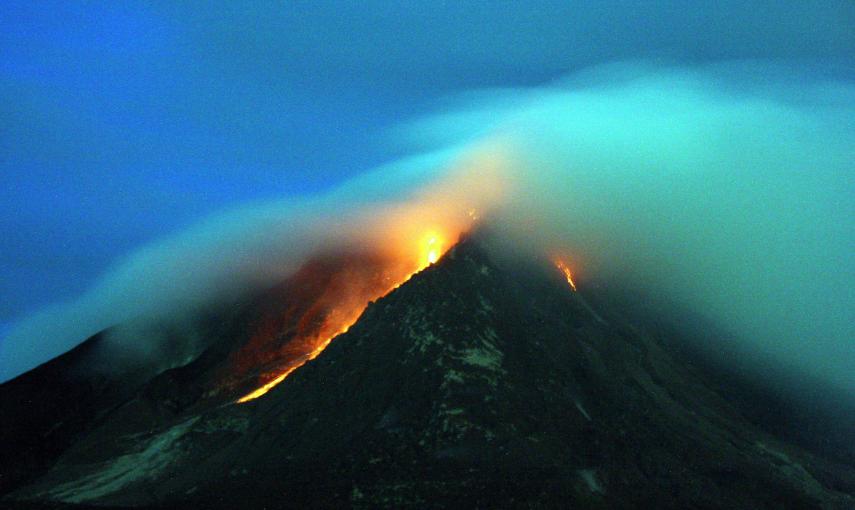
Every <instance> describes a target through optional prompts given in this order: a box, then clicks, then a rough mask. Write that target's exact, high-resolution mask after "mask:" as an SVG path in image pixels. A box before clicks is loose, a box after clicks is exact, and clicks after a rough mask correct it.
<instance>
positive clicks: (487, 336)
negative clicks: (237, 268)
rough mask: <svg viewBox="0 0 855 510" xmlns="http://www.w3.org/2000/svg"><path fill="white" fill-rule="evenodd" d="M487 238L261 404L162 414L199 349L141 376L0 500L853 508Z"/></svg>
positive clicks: (693, 380)
mask: <svg viewBox="0 0 855 510" xmlns="http://www.w3.org/2000/svg"><path fill="white" fill-rule="evenodd" d="M488 244H489V243H487V241H486V240H485V238H484V236H483V235H481V234H478V235H473V236H468V237H465V238H464V239H463V240H462V241H461V242H460V243H458V244H457V245H456V246H455V247H453V248H452V249H451V250H450V251H449V252H448V253H447V254H446V255H445V256H444V257H443V258H442V259H440V260H439V261H438V262H437V263H435V264H433V265H431V266H429V267H427V268H426V269H424V270H423V271H421V272H419V273H417V274H415V275H414V276H413V277H412V278H410V279H409V280H408V281H407V282H406V283H405V284H403V285H401V286H400V287H398V288H396V289H395V290H393V291H392V292H390V293H388V294H387V295H385V296H384V297H382V298H379V299H377V300H376V301H375V302H372V303H371V304H369V305H368V307H367V308H366V309H365V310H364V312H363V313H362V315H361V316H360V317H359V319H358V320H357V321H356V322H355V323H354V324H353V325H352V326H351V327H350V328H349V329H348V331H347V332H346V333H344V334H341V335H339V336H337V337H336V338H335V339H334V340H333V341H332V342H331V343H330V344H329V346H328V347H327V348H326V349H324V350H323V351H322V352H321V353H320V354H319V355H318V356H317V357H316V358H315V359H312V360H309V361H307V362H305V364H303V365H302V366H300V367H299V368H297V369H296V370H294V371H293V373H291V374H290V375H289V376H288V377H286V378H284V380H282V382H281V383H280V384H278V385H277V386H275V387H272V388H271V389H270V390H269V391H268V392H267V393H266V394H264V395H262V396H260V397H259V398H257V399H254V400H252V401H249V402H246V403H243V404H236V403H234V401H233V400H219V401H217V403H216V405H209V406H199V405H186V406H180V407H175V408H174V409H173V410H172V411H170V412H167V411H164V410H163V407H162V406H163V401H164V400H166V399H175V398H180V395H179V396H176V395H170V388H171V389H172V391H175V392H179V391H183V389H184V388H187V387H189V386H191V385H192V384H201V383H199V382H198V381H196V382H192V383H191V384H189V385H188V383H187V382H184V383H180V382H178V381H179V379H181V380H184V379H188V378H189V379H191V380H192V379H193V375H194V374H196V375H197V376H198V377H200V378H202V379H204V378H203V377H202V375H200V374H208V375H207V376H206V377H209V376H210V374H212V373H221V372H219V370H227V369H228V367H230V366H232V365H229V364H228V363H226V364H220V365H217V363H225V361H224V360H228V359H231V358H230V357H229V356H228V355H223V354H222V353H221V354H220V355H218V356H213V355H212V354H208V357H209V358H210V359H211V360H219V361H217V362H216V363H215V362H214V361H209V362H207V363H208V365H211V364H213V365H216V366H217V367H219V368H218V369H217V370H213V371H212V370H209V369H206V370H201V369H200V370H189V371H188V369H185V371H184V372H181V371H179V372H177V373H182V374H183V375H182V376H181V377H177V376H175V377H171V378H164V376H163V375H162V376H160V377H159V378H155V379H153V380H152V382H150V383H149V385H148V386H147V388H143V390H141V391H140V393H139V394H138V395H137V396H136V397H134V398H130V399H128V400H127V401H125V402H124V403H123V404H122V405H121V406H119V407H118V408H117V409H115V410H113V411H110V412H108V413H107V414H106V415H105V416H104V417H103V418H102V419H101V420H100V421H99V423H98V425H97V426H95V427H92V428H91V430H87V431H86V433H85V434H83V435H82V436H81V437H80V438H79V441H77V442H76V443H75V444H74V445H73V446H71V447H70V448H68V450H66V451H65V452H64V453H63V454H62V455H61V456H60V457H59V458H58V459H57V461H56V462H55V463H54V464H53V466H52V468H51V469H50V471H49V472H47V473H46V474H45V475H44V476H41V477H40V478H39V479H38V480H36V481H35V482H34V483H32V484H30V485H28V486H27V487H23V488H21V489H19V490H18V491H16V492H14V493H12V494H11V498H13V499H15V500H22V499H23V500H36V501H53V502H57V501H58V502H65V503H77V504H99V505H101V504H107V505H132V506H140V505H143V506H145V505H154V506H158V507H163V506H167V507H168V506H181V507H185V508H186V507H191V508H192V507H199V508H211V507H215V508H236V507H240V508H279V507H283V508H284V507H292V506H302V505H312V506H332V505H342V504H346V505H352V506H365V507H376V506H384V507H388V506H439V507H449V506H450V507H455V506H461V505H463V506H488V507H494V506H502V507H507V506H531V505H536V506H554V507H567V506H571V507H580V508H607V507H622V508H629V507H644V508H687V507H688V508H760V507H775V508H815V507H831V508H835V507H838V508H845V507H847V506H848V505H851V504H852V503H853V499H852V498H851V497H850V496H847V495H846V493H847V492H851V491H852V490H853V488H855V471H854V470H853V469H852V468H851V467H846V466H839V465H835V464H832V463H829V462H826V461H824V460H823V459H821V458H819V457H817V456H815V455H813V454H811V453H808V452H806V451H804V450H802V449H800V448H798V447H796V446H793V445H789V444H786V443H784V442H782V441H780V440H778V439H776V438H775V437H773V436H771V435H769V434H767V433H765V432H763V431H762V430H761V429H759V428H758V427H757V426H755V425H753V424H752V423H750V422H749V421H748V420H746V419H745V418H744V417H743V416H742V415H741V414H740V413H739V411H738V410H737V409H736V408H734V407H733V406H732V405H731V404H730V403H729V402H728V401H727V400H726V399H725V398H723V397H722V396H721V395H719V394H717V393H716V391H715V390H714V388H713V387H712V386H711V385H709V384H708V383H707V381H706V379H705V378H704V377H703V376H701V375H700V374H698V373H696V372H695V371H694V370H693V369H692V368H691V367H690V366H689V365H687V364H686V363H684V362H683V360H681V359H679V358H678V357H677V356H676V355H674V354H672V353H670V352H669V351H668V350H667V349H666V348H665V347H664V346H663V345H662V343H661V342H659V341H658V340H657V339H656V338H655V337H653V336H651V335H649V334H647V333H646V332H644V331H643V330H641V329H639V328H637V327H635V326H633V325H632V324H630V323H629V322H627V321H625V320H623V319H621V318H620V314H618V313H616V311H613V310H603V309H599V310H597V311H595V308H594V307H593V306H592V305H591V304H589V303H588V302H586V300H585V297H584V289H583V290H582V291H580V292H575V291H574V289H572V288H570V287H569V286H568V284H567V281H566V279H565V275H564V274H562V272H561V271H560V270H558V269H556V268H555V267H553V266H552V265H551V264H549V263H548V262H546V261H521V260H520V259H507V260H506V259H502V260H501V261H499V260H498V259H496V258H495V257H493V256H492V255H491V250H490V249H489V248H487V245H488ZM286 287H287V286H286ZM264 302H265V303H267V304H268V305H269V304H270V301H269V296H268V297H267V298H266V300H265V301H264ZM254 310H255V307H252V306H251V307H249V308H247V309H246V310H245V311H244V312H243V313H244V314H246V313H249V314H252V313H254ZM603 317H605V318H606V319H607V320H606V319H604V318H603ZM233 320H235V321H237V323H239V324H248V323H251V322H252V321H251V320H248V319H246V317H243V316H241V314H237V318H234V319H233ZM226 329H228V330H229V331H233V330H234V328H226ZM222 345H233V346H235V347H233V349H234V348H239V347H240V345H245V344H242V343H241V342H237V343H232V344H229V343H224V344H222ZM222 345H221V347H220V348H219V349H220V351H223V350H224V349H225V348H224V347H222ZM223 352H229V351H228V349H225V350H224V351H223ZM231 352H234V351H231ZM203 357H204V355H203ZM196 363H200V362H198V361H197V362H196ZM191 365H192V364H191ZM208 365H205V366H208ZM155 386H157V387H159V388H161V389H160V390H158V391H154V390H153V389H152V388H154V387H155ZM143 408H145V409H148V411H146V412H142V411H141V409H143ZM141 417H144V419H141Z"/></svg>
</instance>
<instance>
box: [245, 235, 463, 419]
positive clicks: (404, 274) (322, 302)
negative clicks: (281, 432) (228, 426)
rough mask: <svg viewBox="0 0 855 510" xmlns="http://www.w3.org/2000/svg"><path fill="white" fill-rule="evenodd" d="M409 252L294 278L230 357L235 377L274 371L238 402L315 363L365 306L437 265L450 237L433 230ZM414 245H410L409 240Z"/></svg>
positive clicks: (355, 258)
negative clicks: (263, 369) (259, 369)
mask: <svg viewBox="0 0 855 510" xmlns="http://www.w3.org/2000/svg"><path fill="white" fill-rule="evenodd" d="M416 239H418V240H417V241H416V242H415V243H413V245H415V246H413V245H411V248H410V249H406V247H405V246H401V249H400V250H399V252H400V253H395V254H394V256H390V255H388V254H387V255H385V256H383V255H380V256H372V255H370V254H364V253H363V254H353V255H344V256H332V257H328V258H324V257H319V258H318V259H317V260H315V261H310V262H309V263H307V264H306V265H305V266H304V267H303V268H302V269H301V270H300V271H299V272H298V273H297V274H295V275H294V277H293V278H292V280H291V282H290V287H288V289H287V291H286V292H285V294H286V297H285V298H284V301H283V302H281V303H277V304H276V305H275V306H276V307H275V308H274V309H272V310H270V313H269V314H268V315H267V316H265V317H263V318H262V319H260V321H259V322H258V323H257V324H256V325H255V326H254V329H255V334H253V335H252V337H251V338H250V340H249V341H248V342H247V344H246V345H245V346H244V347H243V348H242V349H241V350H240V351H239V352H238V353H236V354H235V355H234V357H233V361H234V370H235V374H236V375H237V376H238V377H248V376H250V374H251V373H252V372H253V371H255V370H257V368H255V367H257V366H267V367H270V368H271V369H272V370H271V372H267V373H266V374H264V375H263V376H261V377H260V378H261V379H262V380H264V379H268V380H267V381H266V382H264V384H262V385H261V386H260V387H258V388H256V389H255V390H253V391H251V392H250V393H247V394H246V395H244V396H243V397H241V398H239V399H238V400H237V401H236V402H237V403H244V402H248V401H250V400H254V399H256V398H258V397H260V396H262V395H264V394H265V393H267V392H268V391H270V390H271V389H273V388H274V387H275V386H276V385H278V384H279V383H281V382H282V381H284V380H285V379H286V378H287V377H288V376H289V375H291V374H292V373H293V372H294V371H295V370H297V369H298V368H300V367H301V366H303V365H304V364H305V363H307V362H308V361H311V360H313V359H315V358H316V357H317V356H318V355H320V353H321V352H323V350H324V349H326V347H327V346H328V345H329V344H330V342H332V340H333V339H334V338H335V337H337V336H339V335H341V334H342V333H345V332H347V330H348V329H349V328H350V327H351V326H352V325H353V324H354V323H355V322H356V321H357V320H358V319H359V317H360V316H361V315H362V312H363V311H364V310H365V307H366V306H368V303H369V302H371V301H374V300H376V299H379V298H381V297H383V296H385V295H386V294H388V293H389V292H391V291H392V290H394V289H396V288H398V287H400V286H401V285H403V284H404V283H405V282H406V281H407V280H409V279H410V278H411V277H412V276H413V275H415V274H416V273H418V272H420V271H422V270H423V269H425V268H427V267H428V266H430V265H432V264H435V263H436V262H438V261H439V259H440V258H441V257H442V255H443V254H444V253H445V252H446V251H447V250H448V248H449V247H450V246H449V242H448V237H447V236H445V235H443V234H441V233H440V232H439V231H438V230H431V231H429V232H427V233H426V234H424V235H422V236H421V237H418V238H416ZM411 242H412V241H411Z"/></svg>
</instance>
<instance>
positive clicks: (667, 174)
mask: <svg viewBox="0 0 855 510" xmlns="http://www.w3.org/2000/svg"><path fill="white" fill-rule="evenodd" d="M394 140H395V141H396V142H398V143H404V144H407V145H409V146H411V147H416V148H418V150H420V151H424V155H422V156H416V157H413V158H411V159H408V160H403V161H400V162H397V163H395V164H392V165H389V166H388V167H384V168H381V169H377V170H375V171H373V172H371V173H368V174H366V175H365V177H364V178H362V179H359V180H358V182H353V183H350V184H347V185H345V186H343V187H342V188H341V189H339V190H337V191H335V192H333V193H330V194H327V195H324V196H320V197H313V198H308V199H304V200H301V201H299V202H298V203H288V204H283V203H268V204H259V205H255V206H251V207H247V208H245V209H242V210H239V211H234V212H231V213H228V214H224V215H222V216H219V217H216V218H213V219H211V220H210V221H208V222H207V223H205V224H204V225H201V226H199V227H197V228H195V229H193V230H192V231H190V232H188V233H186V234H183V235H180V236H178V237H176V238H173V239H169V240H166V241H164V242H163V243H161V244H159V245H157V246H154V247H148V248H145V249H143V250H141V251H139V252H138V253H137V254H136V255H134V256H133V257H132V258H130V259H129V260H128V261H125V262H124V263H122V264H119V265H118V266H117V267H116V269H115V270H113V271H111V272H110V273H108V274H107V275H105V277H104V278H103V279H102V281H101V282H100V283H99V284H98V285H97V286H96V287H95V288H93V289H92V290H91V291H90V292H88V293H87V294H86V295H84V296H82V297H81V298H80V299H79V300H77V301H75V302H73V303H68V304H61V305H57V306H56V307H54V308H52V309H49V310H46V311H44V312H42V313H40V314H39V315H37V316H35V317H31V318H29V319H27V320H25V321H23V322H22V323H20V324H19V325H17V327H16V328H14V329H13V331H12V332H11V333H10V334H9V336H8V338H7V340H6V341H5V342H4V344H3V349H4V352H3V353H2V357H0V359H2V366H0V378H2V379H7V378H9V377H11V376H14V375H15V374H17V373H20V372H21V371H23V370H26V369H28V368H30V367H32V366H34V365H35V364H37V363H39V362H42V361H45V359H47V358H48V357H50V356H53V355H56V354H58V353H59V352H62V351H63V350H66V349H68V348H70V347H71V346H73V345H74V344H75V343H77V342H79V341H81V340H82V339H84V338H85V337H86V336H88V335H90V334H92V333H95V332H96V331H98V330H100V329H102V328H105V327H108V326H110V325H113V324H116V323H121V322H123V321H127V320H130V319H133V318H137V317H140V316H147V317H158V316H164V315H169V314H170V313H173V312H174V311H175V310H181V311H183V312H186V311H188V310H193V309H197V308H200V307H202V306H204V305H205V304H206V303H209V302H211V301H212V300H217V299H222V298H223V296H228V295H230V294H233V293H235V292H243V291H246V290H249V289H252V288H260V287H264V286H267V285H270V284H272V283H273V282H275V281H276V280H277V279H279V278H281V277H283V276H285V275H287V274H288V273H289V272H290V271H293V269H294V268H295V267H296V266H298V265H299V263H300V261H302V260H303V259H304V258H305V257H306V256H307V255H308V254H310V253H312V252H313V251H315V250H317V249H318V248H320V247H322V246H327V245H330V244H341V243H384V242H389V240H388V237H389V236H390V235H391V236H392V237H395V238H396V240H395V241H394V242H395V243H400V242H406V239H408V236H411V235H413V232H416V231H419V229H422V228H429V227H430V226H431V224H432V223H435V224H439V225H449V224H454V225H456V226H457V227H460V226H461V225H463V224H464V223H463V220H461V219H460V218H462V217H463V216H464V215H465V214H466V213H467V211H469V210H471V209H477V210H479V211H485V212H486V211H490V212H491V214H490V216H489V217H490V218H491V221H494V222H495V223H496V227H497V228H499V229H500V230H501V231H502V232H503V233H504V235H505V237H506V240H507V241H508V242H507V243H506V244H507V245H509V246H515V247H517V248H518V249H532V248H533V249H534V250H535V251H548V250H554V249H561V250H563V251H564V252H566V253H570V254H572V257H571V258H572V260H571V264H572V265H573V268H574V271H575V272H576V274H577V279H578V281H580V282H581V283H582V285H581V286H582V290H583V291H584V285H585V282H589V283H590V284H593V283H594V282H620V285H622V286H623V287H624V288H626V289H634V290H635V291H637V292H638V295H639V299H646V300H650V301H651V302H653V303H679V305H680V306H681V307H683V308H685V309H686V310H689V311H691V312H692V313H694V314H697V315H698V316H701V317H704V318H705V319H706V320H709V321H710V322H711V323H713V324H715V325H716V326H717V327H721V328H722V329H723V330H726V331H728V332H730V333H732V335H733V336H734V337H735V338H736V339H737V341H738V342H739V343H740V344H741V345H742V347H743V351H744V352H745V353H746V355H748V354H750V355H751V356H752V357H753V358H754V359H756V360H757V363H756V365H757V369H758V370H762V365H763V363H764V362H765V361H770V362H775V363H783V364H786V365H788V366H792V367H794V368H796V369H797V370H800V371H803V372H805V373H808V374H811V375H813V376H816V377H820V378H822V379H823V380H824V381H826V382H828V383H831V384H833V385H834V386H836V387H839V388H841V389H843V390H844V391H846V392H848V393H850V394H855V375H853V374H855V371H853V370H852V367H853V366H855V342H853V339H855V315H853V314H855V312H853V310H855V293H853V290H852V288H853V287H852V286H853V283H855V264H853V262H855V260H853V253H855V228H853V225H855V221H853V220H855V200H853V193H855V186H853V175H855V168H853V166H855V163H853V162H855V87H853V86H852V84H851V82H848V81H846V80H844V79H835V78H833V75H831V74H827V75H822V76H820V75H817V76H813V75H807V74H806V73H800V72H797V71H794V70H792V69H788V68H786V67H783V66H772V65H769V64H763V63H758V62H751V63H738V64H730V65H718V66H714V67H706V68H690V69H687V68H679V67H662V66H651V65H647V64H644V63H635V64H622V65H612V66H607V67H600V68H596V69H591V70H589V71H586V72H584V73H580V74H577V75H574V76H570V77H568V78H566V79H565V80H562V81H561V82H558V83H555V84H552V85H550V86H545V87H541V88H538V89H534V90H500V91H480V92H476V93H471V94H467V95H465V96H462V97H460V98H457V99H456V100H455V101H453V102H452V106H448V105H446V106H445V109H444V110H443V111H439V112H437V115H435V116H433V117H430V118H428V119H423V120H420V121H416V122H413V123H410V124H407V125H406V126H403V127H402V128H401V129H400V130H398V131H396V132H395V133H394ZM390 217H394V218H395V219H394V220H390ZM390 222H391V223H390ZM393 224H394V226H392V225H393ZM403 224H408V225H409V227H410V228H412V232H410V233H408V234H405V233H402V232H404V231H406V230H407V228H403V227H402V226H401V225H403ZM390 232H392V234H390ZM523 247H526V248H523ZM33 344H37V345H38V346H39V348H37V349H34V348H32V347H31V346H32V345H33ZM28 353H37V354H33V355H29V354H28ZM764 360H765V361H764Z"/></svg>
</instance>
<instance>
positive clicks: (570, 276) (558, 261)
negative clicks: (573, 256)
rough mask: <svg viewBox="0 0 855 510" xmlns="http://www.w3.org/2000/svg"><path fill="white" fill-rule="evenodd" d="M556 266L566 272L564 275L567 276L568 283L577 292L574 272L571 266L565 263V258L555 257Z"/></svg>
mask: <svg viewBox="0 0 855 510" xmlns="http://www.w3.org/2000/svg"><path fill="white" fill-rule="evenodd" d="M555 267H557V268H558V269H559V270H560V271H561V272H562V273H564V277H565V278H567V283H568V284H569V285H570V288H571V289H573V292H576V283H575V282H574V281H573V273H571V272H570V268H569V267H567V264H565V263H564V261H563V260H561V259H558V258H557V259H555Z"/></svg>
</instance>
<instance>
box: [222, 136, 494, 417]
mask: <svg viewBox="0 0 855 510" xmlns="http://www.w3.org/2000/svg"><path fill="white" fill-rule="evenodd" d="M508 162H509V161H508V155H507V154H506V153H505V152H504V151H503V150H502V149H501V148H500V147H498V146H495V145H493V144H485V145H484V146H481V147H478V148H477V149H476V150H473V151H469V152H467V153H465V154H464V153H461V154H460V156H459V157H458V158H457V159H455V160H454V161H451V162H449V164H450V167H449V168H448V172H447V174H446V177H445V178H443V179H440V180H438V181H437V182H435V183H433V184H431V185H428V186H425V187H424V188H422V189H420V190H419V191H418V192H417V193H414V194H412V195H409V196H407V197H406V198H405V199H404V200H402V201H401V202H392V203H388V202H384V203H383V204H382V205H379V206H367V207H365V208H364V209H361V210H360V211H358V212H355V213H353V214H350V215H348V216H347V217H346V218H338V217H336V218H335V219H334V221H331V223H330V225H326V226H324V225H322V226H321V228H326V231H327V233H328V234H329V237H330V243H329V244H328V245H324V246H322V247H321V248H320V249H319V252H320V253H319V254H317V255H316V256H315V257H313V258H310V259H309V260H308V261H306V262H305V264H304V265H303V266H302V267H301V268H300V269H299V270H297V271H296V272H295V273H294V274H292V276H291V277H289V279H288V280H286V281H285V282H282V283H281V284H280V285H279V286H277V287H275V288H273V289H271V291H270V293H269V295H265V296H263V299H262V301H261V302H260V304H258V305H257V310H258V312H257V314H256V316H254V317H253V318H252V319H251V320H250V321H249V322H248V323H247V325H246V327H247V328H248V330H249V338H248V339H247V340H246V341H245V342H244V344H243V345H242V347H241V348H240V349H239V350H238V351H236V352H235V353H234V354H232V355H231V364H230V366H229V369H228V370H227V371H224V372H223V374H222V375H221V378H220V380H219V383H220V385H221V387H222V388H229V389H232V390H233V391H234V389H235V388H239V389H240V390H241V391H247V388H256V389H254V390H253V391H251V392H249V393H247V394H246V395H244V396H243V397H241V398H240V399H238V400H237V402H240V403H242V402H248V401H250V400H253V399H256V398H258V397H260V396H262V395H264V394H265V393H267V392H268V391H270V390H271V389H272V388H274V387H275V386H276V385H277V384H280V383H281V382H282V381H283V380H285V379H286V378H287V377H288V375H290V374H291V373H293V372H294V370H296V369H297V368H299V367H300V366H302V365H303V364H305V363H306V362H308V361H309V360H311V359H314V358H315V357H317V356H318V355H319V354H320V353H321V352H322V351H323V350H324V349H325V348H326V347H327V346H328V345H329V344H330V342H332V341H333V340H334V339H335V338H336V337H337V336H338V335H340V334H342V333H343V332H345V331H347V330H348V328H349V327H350V326H352V325H353V324H354V323H356V321H357V320H358V319H359V317H360V316H361V315H362V312H363V311H364V310H365V308H366V307H367V306H368V304H369V303H370V302H372V301H374V300H377V299H379V298H381V297H383V296H385V295H386V294H388V293H389V292H391V291H392V290H394V289H396V288H397V287H399V286H401V285H402V284H403V283H404V282H406V281H407V280H409V279H410V278H411V277H412V276H413V275H414V274H416V273H418V272H419V271H422V270H423V269H425V268H427V267H429V266H431V265H433V264H436V263H437V262H438V261H439V260H440V259H441V258H442V256H443V255H444V254H445V252H446V251H448V249H449V248H450V247H451V246H452V244H453V243H454V241H455V240H456V239H458V238H459V236H460V234H461V233H463V232H465V231H468V230H471V228H472V226H473V225H474V224H475V222H476V221H477V220H478V217H479V216H481V215H482V214H489V213H490V211H491V210H492V209H493V208H494V207H495V206H496V205H497V204H500V203H501V199H502V196H503V195H504V192H505V188H506V187H507V179H506V178H505V169H506V166H507V164H508ZM473 190H477V193H473Z"/></svg>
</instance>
